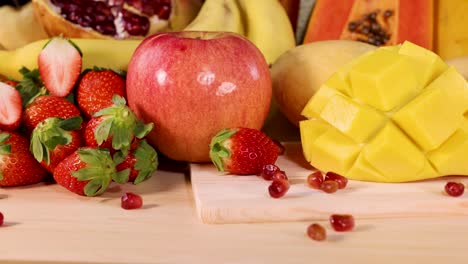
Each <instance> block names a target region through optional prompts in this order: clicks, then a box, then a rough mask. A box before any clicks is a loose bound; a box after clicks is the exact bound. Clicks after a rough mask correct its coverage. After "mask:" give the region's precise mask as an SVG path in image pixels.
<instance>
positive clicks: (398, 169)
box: [363, 123, 425, 177]
mask: <svg viewBox="0 0 468 264" xmlns="http://www.w3.org/2000/svg"><path fill="white" fill-rule="evenodd" d="M363 152H364V158H365V159H366V161H367V162H369V163H370V164H371V165H372V166H373V167H374V168H376V169H377V170H378V171H379V172H380V173H381V174H382V175H386V176H387V177H392V176H393V175H405V176H406V175H416V174H417V173H418V172H419V171H421V170H422V169H423V167H424V162H425V157H424V155H423V153H422V152H421V150H419V149H418V148H417V147H416V146H415V145H414V144H413V143H412V142H411V140H410V139H409V138H408V137H407V136H406V135H405V134H404V133H403V132H402V131H401V130H400V129H398V128H397V127H396V126H395V125H394V124H392V123H388V124H387V125H386V126H385V127H384V128H383V129H382V130H381V131H380V133H379V134H378V135H377V136H376V137H375V138H374V139H373V140H372V141H371V142H369V144H367V145H366V146H365V147H364V149H363Z"/></svg>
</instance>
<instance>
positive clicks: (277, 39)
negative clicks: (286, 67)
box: [238, 0, 296, 64]
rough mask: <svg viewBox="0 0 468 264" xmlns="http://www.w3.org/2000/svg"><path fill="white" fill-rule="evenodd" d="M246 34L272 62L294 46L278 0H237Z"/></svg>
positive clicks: (284, 12)
mask: <svg viewBox="0 0 468 264" xmlns="http://www.w3.org/2000/svg"><path fill="white" fill-rule="evenodd" d="M238 3H239V7H240V10H241V14H242V16H243V18H244V19H245V21H244V26H245V29H246V32H245V34H246V36H247V38H248V39H250V41H252V42H253V43H254V44H255V45H256V46H257V47H258V48H259V49H260V50H261V51H262V53H263V55H264V56H265V58H266V60H267V62H268V63H269V64H272V63H273V62H275V60H276V59H277V58H278V57H279V56H280V55H281V54H283V53H284V52H286V51H287V50H289V49H292V48H294V47H295V46H296V41H295V37H294V31H293V28H292V25H291V22H290V21H289V17H288V15H287V13H286V10H285V9H284V8H283V6H282V5H281V3H280V2H279V1H278V0H238Z"/></svg>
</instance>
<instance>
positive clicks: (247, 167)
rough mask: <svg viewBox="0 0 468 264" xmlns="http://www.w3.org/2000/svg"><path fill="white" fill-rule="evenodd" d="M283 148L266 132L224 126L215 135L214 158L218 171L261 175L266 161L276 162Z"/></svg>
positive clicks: (267, 162)
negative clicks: (225, 127)
mask: <svg viewBox="0 0 468 264" xmlns="http://www.w3.org/2000/svg"><path fill="white" fill-rule="evenodd" d="M278 153H279V148H278V146H277V145H276V144H275V142H273V140H271V139H270V138H269V137H268V136H267V135H265V134H264V133H263V132H262V131H260V130H257V129H251V128H233V129H223V130H221V131H220V132H219V133H218V134H217V135H216V136H214V137H213V139H212V140H211V144H210V158H211V161H212V162H213V163H214V165H215V166H216V168H217V169H218V171H227V172H229V173H232V174H238V175H248V174H258V173H260V172H261V171H262V168H263V166H264V165H266V164H274V163H275V161H276V159H277V158H278Z"/></svg>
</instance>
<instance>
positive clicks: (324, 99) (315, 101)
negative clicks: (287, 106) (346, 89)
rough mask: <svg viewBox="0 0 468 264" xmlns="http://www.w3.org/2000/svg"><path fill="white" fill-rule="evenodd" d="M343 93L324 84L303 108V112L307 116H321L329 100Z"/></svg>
mask: <svg viewBox="0 0 468 264" xmlns="http://www.w3.org/2000/svg"><path fill="white" fill-rule="evenodd" d="M339 94H342V93H341V92H339V91H337V90H336V89H334V88H332V87H330V86H327V85H323V86H322V87H320V89H319V90H318V91H317V93H316V94H314V96H312V98H311V99H310V100H309V102H307V104H306V106H305V107H304V109H303V110H302V112H301V114H302V115H303V116H304V117H306V118H314V117H317V116H320V113H321V112H322V110H323V108H324V107H325V105H326V104H327V103H328V100H330V98H332V97H333V96H335V95H339Z"/></svg>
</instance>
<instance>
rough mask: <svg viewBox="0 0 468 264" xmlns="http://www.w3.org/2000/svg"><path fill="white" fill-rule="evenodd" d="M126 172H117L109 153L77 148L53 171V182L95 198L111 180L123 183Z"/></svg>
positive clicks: (102, 150) (126, 177)
mask: <svg viewBox="0 0 468 264" xmlns="http://www.w3.org/2000/svg"><path fill="white" fill-rule="evenodd" d="M128 173H129V172H128V170H127V171H122V172H117V171H116V169H115V164H114V162H113V160H112V157H111V155H110V153H109V151H107V150H104V149H98V148H89V147H83V148H79V149H78V150H76V151H75V152H73V153H72V154H70V155H69V156H68V157H66V158H65V159H64V160H62V161H61V162H60V163H59V164H58V165H57V167H56V168H55V170H54V179H55V181H56V182H57V183H58V184H60V185H62V186H63V187H65V188H66V189H68V190H69V191H71V192H74V193H76V194H79V195H83V196H96V195H100V194H102V193H104V192H105V191H106V189H107V187H108V186H109V184H110V183H111V181H112V180H114V181H115V182H118V183H125V182H127V180H128Z"/></svg>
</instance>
